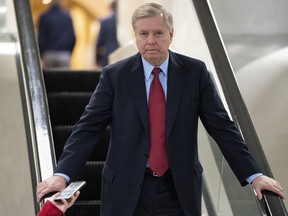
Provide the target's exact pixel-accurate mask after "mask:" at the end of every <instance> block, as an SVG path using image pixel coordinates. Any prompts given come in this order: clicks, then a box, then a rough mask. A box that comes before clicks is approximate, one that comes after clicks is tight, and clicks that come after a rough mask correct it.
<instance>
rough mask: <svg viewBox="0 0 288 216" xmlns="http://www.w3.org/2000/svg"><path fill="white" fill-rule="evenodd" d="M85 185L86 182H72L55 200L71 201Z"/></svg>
mask: <svg viewBox="0 0 288 216" xmlns="http://www.w3.org/2000/svg"><path fill="white" fill-rule="evenodd" d="M85 184H86V182H85V181H75V182H71V183H70V184H69V185H68V186H67V187H66V188H65V189H64V190H63V191H62V192H61V193H60V194H59V195H58V196H57V197H55V199H54V200H55V201H61V199H70V198H71V196H72V195H73V194H74V193H76V192H77V191H79V190H80V189H81V188H82V187H83V186H84V185H85Z"/></svg>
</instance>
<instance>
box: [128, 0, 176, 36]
mask: <svg viewBox="0 0 288 216" xmlns="http://www.w3.org/2000/svg"><path fill="white" fill-rule="evenodd" d="M158 15H160V16H162V17H163V18H164V21H165V23H166V25H167V27H168V28H169V30H170V31H171V30H173V17H172V15H171V13H170V12H169V11H167V10H166V9H165V8H164V7H162V6H161V5H159V4H156V3H145V4H142V5H141V6H140V7H138V8H137V9H136V10H135V11H134V13H133V15H132V27H133V29H135V24H136V22H137V21H138V20H139V19H141V18H147V17H155V16H158Z"/></svg>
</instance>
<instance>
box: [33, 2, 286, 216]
mask: <svg viewBox="0 0 288 216" xmlns="http://www.w3.org/2000/svg"><path fill="white" fill-rule="evenodd" d="M132 25H133V29H134V32H135V38H136V44H137V47H138V49H139V53H138V54H136V55H134V56H132V57H130V58H127V59H124V60H122V61H120V62H118V63H115V64H112V65H109V66H107V67H104V68H103V71H102V74H101V78H100V82H99V84H98V86H97V88H96V90H95V92H94V94H93V96H92V98H91V100H90V102H89V104H88V105H87V107H86V110H85V112H84V114H83V115H82V117H81V119H80V120H79V122H78V123H77V124H76V127H75V129H74V131H73V133H72V135H71V137H70V138H69V139H68V141H67V143H66V145H65V148H64V152H63V154H62V156H61V157H60V159H59V163H58V166H57V168H56V170H55V174H54V176H52V177H50V178H48V179H46V180H44V181H43V182H41V183H39V185H38V187H37V198H38V200H39V199H40V198H41V197H42V196H43V195H44V194H47V193H48V192H51V191H55V190H63V188H64V187H65V186H66V181H69V180H74V179H76V178H77V176H78V170H79V169H81V168H82V167H83V166H84V164H85V162H86V160H87V159H88V157H89V153H90V152H92V149H93V148H94V146H95V147H96V148H97V142H98V141H99V139H100V138H101V136H102V134H103V133H104V131H105V129H106V127H107V126H108V125H110V131H111V135H110V147H109V152H108V155H107V161H106V165H105V167H104V169H103V172H102V176H103V178H102V198H101V202H102V205H101V215H102V216H115V215H117V216H147V215H165V216H168V215H173V216H184V215H186V216H200V215H201V194H202V187H201V186H202V171H203V169H202V166H201V164H200V162H199V159H198V147H197V125H198V118H199V117H200V119H201V121H202V122H203V124H204V126H205V128H206V130H207V131H208V133H209V134H210V135H211V136H212V137H213V138H214V139H215V141H216V142H217V144H218V145H219V147H220V149H221V150H222V152H223V155H224V156H225V158H226V159H227V161H228V163H229V164H230V166H231V168H232V170H233V171H234V173H235V175H236V177H237V178H238V180H239V182H240V183H241V184H242V185H246V184H248V183H251V184H252V186H253V188H254V189H255V190H256V192H257V195H258V197H259V198H260V199H261V198H262V194H261V190H264V189H265V190H271V191H273V192H275V193H277V194H279V195H280V196H281V197H283V198H284V193H283V190H282V188H281V185H280V184H279V183H278V182H277V181H276V180H274V179H272V178H269V177H267V176H264V175H262V174H261V172H260V170H259V169H258V167H257V164H256V163H255V161H254V159H253V158H252V157H251V155H250V154H249V152H248V149H247V146H246V144H245V142H244V140H243V139H242V137H241V135H240V133H239V132H238V130H237V128H236V127H235V124H234V123H233V122H232V121H231V120H230V118H229V116H228V115H227V112H226V110H225V108H224V106H223V104H222V102H221V100H220V98H219V96H218V95H217V92H216V90H215V87H214V85H213V82H212V81H211V79H210V77H209V73H208V71H207V69H206V67H205V64H204V63H203V62H201V61H199V60H196V59H193V58H190V57H187V56H183V55H180V54H177V53H174V52H171V51H169V46H170V43H171V41H172V38H173V20H172V16H171V14H170V13H169V12H167V11H166V10H165V9H164V8H163V7H162V6H160V5H158V4H155V3H147V4H144V5H142V6H140V7H139V8H138V9H136V10H135V12H134V14H133V16H132ZM155 67H156V68H158V69H155V70H153V68H155ZM159 68H160V69H159ZM152 70H153V73H151V71H152ZM159 71H160V73H159ZM158 73H159V75H157V74H158ZM154 74H155V75H154ZM154 80H156V81H155V82H154ZM159 81H160V83H161V86H162V89H163V91H162V93H161V94H159V95H162V96H163V97H165V98H164V100H166V105H165V107H166V109H165V107H164V109H165V110H163V112H166V114H165V115H164V117H166V119H165V120H160V118H161V117H160V116H162V115H161V113H157V115H156V116H154V117H153V118H149V116H150V114H151V112H152V110H153V112H157V110H160V108H158V109H157V108H156V111H155V110H154V107H153V106H154V105H155V104H157V105H158V106H161V105H160V104H161V103H158V101H157V100H156V101H155V102H154V104H150V103H149V101H150V100H152V99H151V98H152V92H153V94H154V93H155V92H154V89H155V88H156V87H155V86H156V84H155V83H156V82H158V84H159ZM152 86H153V87H152ZM158 86H159V85H158ZM157 88H158V87H157ZM162 89H161V90H162ZM159 95H158V96H159ZM154 96H155V95H153V100H154ZM150 97H151V98H150ZM160 98H161V97H160V96H159V97H158V100H159V101H160V100H161V99H160ZM147 104H149V105H147ZM148 106H149V107H148ZM152 107H153V108H152ZM162 108H163V107H162ZM162 108H161V109H162ZM161 112H162V111H161ZM156 118H157V120H158V118H159V120H158V122H157V121H156V124H158V125H157V126H158V127H156V129H153V130H151V129H152V128H154V124H155V121H154V120H155V119H156ZM162 121H164V122H165V124H164V130H163V128H162V127H161V122H162ZM159 128H161V129H159ZM158 131H161V133H160V134H158V133H157V132H158ZM155 136H156V137H158V138H159V137H160V138H159V141H158V142H159V143H160V142H161V143H162V141H164V143H165V145H164V147H163V146H162V147H161V148H162V149H161V150H163V149H164V150H163V151H162V155H164V154H166V155H165V157H164V156H163V159H164V162H163V160H158V161H157V162H156V167H157V165H159V166H160V167H161V171H159V169H156V168H154V167H155V160H154V159H155V158H153V156H152V155H154V151H152V150H151V149H152V146H153V148H154V142H153V145H152V141H153V140H154V137H155ZM156 139H157V138H156ZM159 148H160V147H159ZM159 151H160V150H159ZM159 158H162V156H161V157H160V156H158V157H156V159H159ZM162 162H163V163H162ZM152 164H153V166H152ZM160 164H161V165H160ZM64 177H65V178H64Z"/></svg>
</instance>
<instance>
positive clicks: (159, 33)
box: [155, 32, 163, 37]
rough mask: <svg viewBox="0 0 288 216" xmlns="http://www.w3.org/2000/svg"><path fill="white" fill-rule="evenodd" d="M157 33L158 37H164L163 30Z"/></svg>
mask: <svg viewBox="0 0 288 216" xmlns="http://www.w3.org/2000/svg"><path fill="white" fill-rule="evenodd" d="M155 35H156V37H162V35H163V32H156V33H155Z"/></svg>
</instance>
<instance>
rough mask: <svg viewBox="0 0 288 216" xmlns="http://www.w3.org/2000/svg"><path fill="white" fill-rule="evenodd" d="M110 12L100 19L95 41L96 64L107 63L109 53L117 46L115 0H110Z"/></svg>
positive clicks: (100, 65) (104, 64) (101, 65)
mask: <svg viewBox="0 0 288 216" xmlns="http://www.w3.org/2000/svg"><path fill="white" fill-rule="evenodd" d="M110 1H111V2H110V10H111V13H110V15H109V16H108V17H105V18H103V19H101V20H100V31H99V34H98V39H97V42H96V65H97V67H104V66H106V65H107V64H108V63H109V59H108V58H109V55H110V54H111V53H112V52H113V51H114V50H116V49H117V48H118V47H119V42H118V39H117V22H116V7H117V6H116V1H115V0H110Z"/></svg>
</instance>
